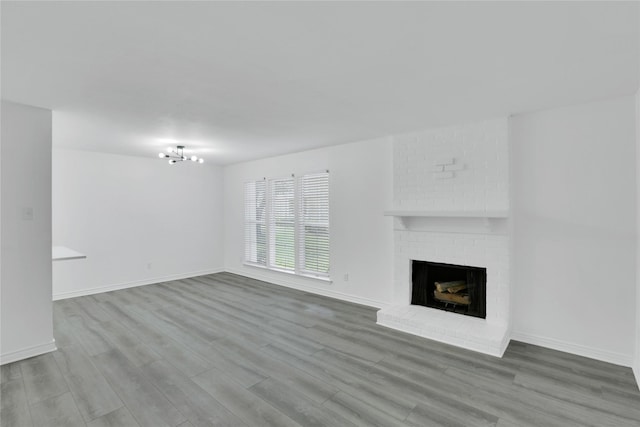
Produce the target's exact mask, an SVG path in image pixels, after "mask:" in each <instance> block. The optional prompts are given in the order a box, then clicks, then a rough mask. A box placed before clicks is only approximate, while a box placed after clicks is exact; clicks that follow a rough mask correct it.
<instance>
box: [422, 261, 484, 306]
mask: <svg viewBox="0 0 640 427" xmlns="http://www.w3.org/2000/svg"><path fill="white" fill-rule="evenodd" d="M411 282H412V289H411V304H412V305H422V306H425V307H431V308H437V309H440V310H445V311H451V312H454V313H459V314H463V315H466V316H473V317H480V318H482V319H484V318H485V317H486V299H487V297H486V282H487V269H486V268H481V267H470V266H465V265H454V264H442V263H436V262H427V261H418V260H412V262H411Z"/></svg>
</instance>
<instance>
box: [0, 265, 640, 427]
mask: <svg viewBox="0 0 640 427" xmlns="http://www.w3.org/2000/svg"><path fill="white" fill-rule="evenodd" d="M375 313H376V310H375V309H372V308H368V307H363V306H359V305H355V304H349V303H345V302H341V301H337V300H333V299H329V298H324V297H320V296H315V295H310V294H306V293H303V292H299V291H295V290H290V289H286V288H282V287H278V286H275V285H271V284H267V283H263V282H259V281H255V280H250V279H246V278H243V277H241V276H236V275H232V274H227V273H221V274H215V275H209V276H202V277H198V278H194V279H186V280H179V281H174V282H168V283H163V284H158V285H149V286H144V287H139V288H132V289H126V290H121V291H115V292H108V293H104V294H98V295H93V296H87V297H80V298H74V299H69V300H63V301H58V302H55V303H54V315H55V319H54V328H55V338H56V343H57V346H58V350H57V351H56V352H53V353H49V354H45V355H42V356H38V357H34V358H31V359H27V360H23V361H20V362H16V363H12V364H9V365H5V366H2V369H1V371H2V396H1V400H2V412H1V413H0V418H1V424H2V426H3V427H10V426H30V425H35V426H65V427H66V426H85V425H87V426H91V427H99V426H152V427H159V426H192V425H193V426H198V425H226V426H262V425H266V426H279V427H280V426H298V425H300V426H324V425H327V426H340V427H347V426H353V425H357V426H363V425H367V426H368V425H375V426H384V427H390V426H405V425H411V426H495V425H497V426H502V427H506V426H563V427H566V426H598V427H600V426H635V427H638V426H640V392H639V391H638V388H637V386H636V384H635V381H634V378H633V374H632V372H631V370H630V369H629V368H623V367H619V366H614V365H610V364H607V363H603V362H598V361H594V360H591V359H586V358H582V357H577V356H572V355H569V354H565V353H560V352H557V351H552V350H548V349H543V348H540V347H536V346H531V345H526V344H522V343H518V342H512V343H511V345H510V346H509V349H508V350H507V352H506V354H505V356H504V358H502V359H497V358H493V357H490V356H484V355H480V354H477V353H473V352H470V351H465V350H461V349H459V348H455V347H451V346H447V345H444V344H440V343H436V342H433V341H429V340H425V339H421V338H417V337H414V336H411V335H407V334H403V333H400V332H397V331H393V330H389V329H386V328H383V327H380V326H377V325H376V324H375Z"/></svg>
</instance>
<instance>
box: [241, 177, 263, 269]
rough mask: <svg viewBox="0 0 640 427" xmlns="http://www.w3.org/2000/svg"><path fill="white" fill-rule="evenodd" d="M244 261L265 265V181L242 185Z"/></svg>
mask: <svg viewBox="0 0 640 427" xmlns="http://www.w3.org/2000/svg"><path fill="white" fill-rule="evenodd" d="M244 250H245V261H246V262H250V263H253V264H259V265H264V266H266V265H267V186H266V181H264V180H262V181H252V182H247V183H245V185H244Z"/></svg>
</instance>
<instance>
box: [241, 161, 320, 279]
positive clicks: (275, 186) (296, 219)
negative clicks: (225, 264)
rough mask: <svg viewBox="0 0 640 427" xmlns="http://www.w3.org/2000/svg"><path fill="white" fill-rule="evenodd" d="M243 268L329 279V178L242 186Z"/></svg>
mask: <svg viewBox="0 0 640 427" xmlns="http://www.w3.org/2000/svg"><path fill="white" fill-rule="evenodd" d="M244 239H245V242H244V244H245V262H246V263H248V264H252V265H257V266H261V267H267V268H270V269H273V270H279V271H285V272H289V273H295V274H300V275H304V276H314V277H320V278H328V277H329V241H330V239H329V173H328V172H322V173H312V174H306V175H302V176H300V177H291V178H278V179H270V180H266V179H265V180H261V181H251V182H247V183H245V237H244Z"/></svg>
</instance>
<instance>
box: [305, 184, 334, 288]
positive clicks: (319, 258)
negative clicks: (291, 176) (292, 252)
mask: <svg viewBox="0 0 640 427" xmlns="http://www.w3.org/2000/svg"><path fill="white" fill-rule="evenodd" d="M299 191H300V196H299V198H300V214H299V221H298V227H299V231H298V252H299V255H298V256H299V269H300V271H301V272H302V273H303V274H314V275H321V276H328V275H329V174H328V173H315V174H308V175H303V176H302V177H301V178H300V190H299Z"/></svg>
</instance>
